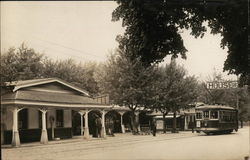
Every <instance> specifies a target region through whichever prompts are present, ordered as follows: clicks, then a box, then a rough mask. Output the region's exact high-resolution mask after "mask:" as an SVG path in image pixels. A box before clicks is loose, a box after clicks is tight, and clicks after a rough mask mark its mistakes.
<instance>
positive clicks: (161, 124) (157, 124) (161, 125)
mask: <svg viewBox="0 0 250 160" xmlns="http://www.w3.org/2000/svg"><path fill="white" fill-rule="evenodd" d="M156 128H157V129H163V120H157V121H156Z"/></svg>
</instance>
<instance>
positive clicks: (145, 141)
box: [2, 127, 250, 160]
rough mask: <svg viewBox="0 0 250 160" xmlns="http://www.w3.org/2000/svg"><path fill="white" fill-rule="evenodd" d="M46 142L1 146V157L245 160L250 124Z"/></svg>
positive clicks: (30, 159) (22, 159)
mask: <svg viewBox="0 0 250 160" xmlns="http://www.w3.org/2000/svg"><path fill="white" fill-rule="evenodd" d="M58 143H59V144H55V143H53V142H50V144H48V145H23V147H20V148H3V149H2V159H3V160H83V159H87V160H89V159H105V160H111V159H113V160H117V159H124V160H125V159H126V160H127V159H128V160H132V159H140V160H141V159H143V160H144V159H153V160H155V159H164V160H165V159H166V160H168V159H169V160H182V159H183V160H244V157H245V156H249V143H250V142H249V127H244V128H242V129H239V131H238V132H237V133H236V132H233V133H232V134H227V135H209V136H207V135H205V134H203V133H199V134H198V133H191V132H180V133H176V134H171V133H167V134H157V135H156V137H153V136H152V135H143V136H142V135H137V136H133V135H130V134H118V135H117V136H115V137H107V138H106V139H92V140H83V139H72V140H68V141H61V142H58Z"/></svg>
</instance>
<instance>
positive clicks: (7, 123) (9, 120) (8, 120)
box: [5, 109, 13, 130]
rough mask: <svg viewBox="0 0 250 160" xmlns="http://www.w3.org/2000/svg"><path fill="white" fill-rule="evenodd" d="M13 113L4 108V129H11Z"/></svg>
mask: <svg viewBox="0 0 250 160" xmlns="http://www.w3.org/2000/svg"><path fill="white" fill-rule="evenodd" d="M12 122H13V113H12V111H11V110H10V109H7V110H6V118H5V127H6V130H12Z"/></svg>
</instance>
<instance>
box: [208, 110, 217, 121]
mask: <svg viewBox="0 0 250 160" xmlns="http://www.w3.org/2000/svg"><path fill="white" fill-rule="evenodd" d="M209 112H210V113H209V119H211V120H219V117H220V113H219V111H218V110H210V111H209ZM211 112H216V113H217V118H212V114H211Z"/></svg>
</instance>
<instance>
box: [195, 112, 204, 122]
mask: <svg viewBox="0 0 250 160" xmlns="http://www.w3.org/2000/svg"><path fill="white" fill-rule="evenodd" d="M197 113H199V114H200V116H201V118H198V116H197ZM195 119H196V120H202V119H203V112H202V111H197V112H196V113H195Z"/></svg>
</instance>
